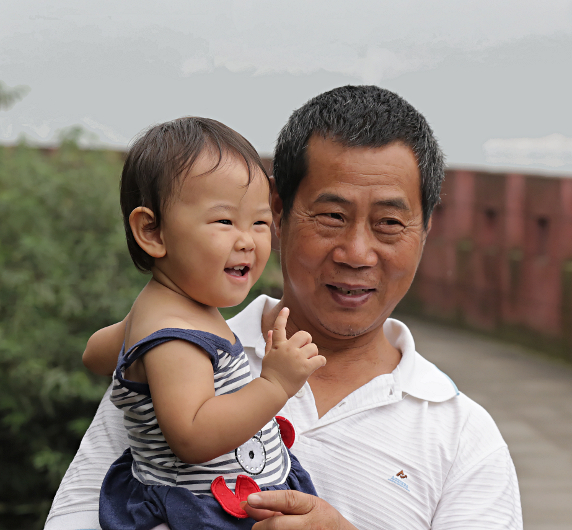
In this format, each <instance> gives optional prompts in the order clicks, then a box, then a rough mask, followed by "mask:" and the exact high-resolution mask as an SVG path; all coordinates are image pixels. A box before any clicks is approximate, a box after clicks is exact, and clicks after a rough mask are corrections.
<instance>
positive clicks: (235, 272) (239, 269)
mask: <svg viewBox="0 0 572 530" xmlns="http://www.w3.org/2000/svg"><path fill="white" fill-rule="evenodd" d="M249 270H250V267H249V266H248V265H236V266H235V267H227V268H226V269H224V272H226V273H227V274H229V275H230V276H237V277H238V276H244V275H245V274H247V273H248V271H249Z"/></svg>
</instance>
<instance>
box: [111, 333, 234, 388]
mask: <svg viewBox="0 0 572 530" xmlns="http://www.w3.org/2000/svg"><path fill="white" fill-rule="evenodd" d="M234 337H235V343H234V344H232V343H231V342H230V341H228V340H226V339H224V338H222V337H219V336H218V335H214V334H213V333H209V332H207V331H200V330H196V329H182V328H164V329H160V330H159V331H156V332H155V333H152V334H151V335H149V336H147V337H145V338H144V339H141V340H140V341H139V342H138V343H136V344H134V345H133V346H132V347H131V348H129V350H128V351H127V352H125V344H123V348H122V349H121V352H120V354H119V359H118V360H117V368H116V370H115V377H116V379H117V380H118V381H119V382H120V383H121V384H122V385H123V386H125V387H127V388H129V389H131V390H134V391H136V392H141V393H143V394H147V395H149V385H147V384H146V383H137V382H135V381H129V380H127V379H124V378H123V373H125V370H127V368H129V367H130V366H131V365H132V364H133V363H134V362H135V361H136V360H137V359H140V358H141V357H143V355H145V354H146V353H147V352H148V351H149V350H152V349H153V348H155V347H156V346H159V345H161V344H164V343H165V342H169V341H172V340H184V341H187V342H190V343H191V344H195V345H197V346H199V347H200V348H202V349H203V350H204V351H205V353H206V354H207V355H208V356H209V358H210V360H211V363H212V365H213V370H214V371H215V372H216V371H217V370H218V362H219V353H218V350H222V351H225V352H227V353H228V354H230V355H231V356H233V357H236V356H237V355H240V354H241V353H242V344H241V343H240V340H239V339H238V337H237V336H236V335H234Z"/></svg>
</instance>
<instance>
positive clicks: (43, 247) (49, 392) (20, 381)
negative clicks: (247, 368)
mask: <svg viewBox="0 0 572 530" xmlns="http://www.w3.org/2000/svg"><path fill="white" fill-rule="evenodd" d="M79 135H80V132H79V131H78V130H72V131H71V132H69V133H68V134H67V136H66V137H64V138H63V140H62V143H61V146H60V147H59V148H58V149H56V150H53V151H51V152H50V151H41V150H38V149H35V148H33V147H30V146H28V145H26V144H25V143H21V144H20V145H18V146H16V147H11V148H8V147H4V148H0V220H1V221H0V422H1V429H0V442H1V448H2V452H1V453H0V462H1V464H0V465H1V467H2V470H3V472H2V474H0V499H2V501H0V529H1V530H8V529H9V530H13V529H16V528H17V529H21V530H23V529H29V530H33V529H38V528H42V526H43V522H44V520H45V517H46V515H47V512H48V510H49V507H50V505H51V500H52V498H53V495H54V494H55V491H56V489H57V487H58V485H59V482H60V480H61V477H62V476H63V474H64V473H65V471H66V469H67V467H68V465H69V463H70V462H71V459H72V458H73V456H74V454H75V452H76V450H77V448H78V447H79V442H80V440H81V437H82V436H83V434H84V432H85V430H86V429H87V427H88V425H89V423H90V422H91V419H92V418H93V415H94V413H95V410H96V408H97V405H98V403H99V401H100V399H101V396H102V395H103V393H104V391H105V389H106V387H107V385H108V383H109V381H108V380H107V379H106V378H98V377H96V376H92V375H90V374H89V373H88V372H87V370H85V368H84V367H83V365H82V363H81V354H82V352H83V350H84V347H85V343H86V341H87V339H88V337H89V336H90V335H91V334H92V333H93V332H94V331H96V330H97V329H99V328H101V327H104V326H107V325H109V324H111V323H113V322H117V321H119V320H121V319H122V318H123V317H124V316H125V314H126V313H127V312H128V311H129V308H130V306H131V303H132V302H133V300H134V299H135V297H136V296H137V294H138V293H139V291H140V290H141V288H142V287H143V286H144V284H145V283H146V282H147V281H148V279H149V277H148V276H145V275H143V274H141V273H139V272H138V271H137V270H136V269H135V267H134V266H133V264H132V262H131V259H130V257H129V254H128V252H127V248H126V244H125V237H124V233H123V227H122V222H121V215H120V209H119V197H118V195H119V194H118V182H119V174H120V172H121V167H122V162H123V155H122V154H121V153H116V152H109V151H107V152H106V151H85V150H81V149H79V148H78V145H77V141H78V139H79ZM280 287H281V276H280V273H279V270H278V262H277V259H276V257H275V256H274V257H273V259H272V262H271V265H270V268H269V269H267V271H265V276H264V277H263V278H261V280H260V281H259V282H258V284H257V285H256V286H255V288H254V289H253V290H252V292H251V295H250V296H249V300H251V299H253V298H254V297H255V296H257V295H258V294H261V293H268V294H272V295H275V296H276V295H278V296H280ZM243 305H245V304H243ZM241 307H242V306H241ZM238 309H239V308H232V309H227V310H225V311H224V315H225V317H227V318H228V317H230V316H232V315H233V314H235V313H236V311H237V310H238Z"/></svg>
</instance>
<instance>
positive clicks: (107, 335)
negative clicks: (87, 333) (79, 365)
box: [81, 315, 129, 375]
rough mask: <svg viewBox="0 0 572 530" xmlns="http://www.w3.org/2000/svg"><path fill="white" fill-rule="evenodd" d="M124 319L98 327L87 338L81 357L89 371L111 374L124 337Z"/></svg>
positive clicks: (98, 373)
mask: <svg viewBox="0 0 572 530" xmlns="http://www.w3.org/2000/svg"><path fill="white" fill-rule="evenodd" d="M127 316H129V315H127ZM126 320H127V317H125V318H124V319H123V320H122V321H121V322H117V324H112V325H111V326H107V327H106V328H103V329H100V330H99V331H96V332H95V333H94V334H93V335H92V336H91V337H90V338H89V340H88V341H87V345H86V347H85V351H84V352H83V356H82V358H81V359H82V361H83V364H84V365H85V367H86V368H87V369H88V370H89V371H90V372H93V373H94V374H97V375H111V374H113V370H115V367H116V366H117V358H118V357H119V352H120V351H121V347H122V346H123V340H124V338H125V321H126Z"/></svg>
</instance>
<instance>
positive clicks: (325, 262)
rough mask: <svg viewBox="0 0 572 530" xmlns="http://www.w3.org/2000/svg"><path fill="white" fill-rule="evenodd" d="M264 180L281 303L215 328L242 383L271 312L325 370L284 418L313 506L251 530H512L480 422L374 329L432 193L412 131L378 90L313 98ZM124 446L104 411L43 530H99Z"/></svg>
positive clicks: (404, 269)
mask: <svg viewBox="0 0 572 530" xmlns="http://www.w3.org/2000/svg"><path fill="white" fill-rule="evenodd" d="M274 176H275V185H274V187H273V190H272V198H271V202H272V210H273V215H274V223H275V226H276V229H277V235H278V237H279V238H280V248H281V261H282V270H283V274H284V296H283V298H282V300H280V301H276V300H272V299H270V298H267V297H261V298H259V299H257V300H256V301H254V302H253V303H252V304H251V305H250V306H249V307H248V308H246V309H245V310H244V311H243V312H242V313H241V314H239V315H237V316H236V317H235V318H233V319H231V320H230V321H229V324H230V326H231V328H232V329H233V330H234V331H235V332H236V333H237V335H238V336H239V338H240V340H241V342H242V344H243V345H244V347H245V351H246V352H247V354H248V356H249V360H250V362H251V366H252V371H253V375H255V376H256V375H258V373H259V371H260V362H261V357H262V356H263V354H264V339H263V336H264V335H265V334H266V332H267V331H268V329H269V328H270V326H271V325H272V323H273V322H274V319H275V317H276V315H277V313H278V311H279V310H280V309H281V308H282V307H289V308H290V318H289V322H288V332H289V334H292V333H294V332H295V331H297V330H299V329H303V330H306V331H308V332H309V333H310V334H311V335H312V338H313V341H314V342H315V343H316V344H317V345H318V347H319V350H320V353H321V354H322V355H324V356H326V358H327V361H328V362H327V364H326V366H325V367H324V368H322V369H320V370H318V371H317V372H315V373H314V374H313V375H312V376H311V378H310V379H309V380H308V382H307V383H306V385H305V386H304V387H303V389H302V390H301V391H300V392H299V393H298V394H297V396H296V397H294V398H292V399H291V400H290V401H289V402H288V404H287V405H286V407H285V408H284V411H283V415H285V416H287V417H288V418H289V419H290V420H291V421H292V423H293V424H294V427H295V429H296V434H297V440H296V443H295V445H294V446H293V452H294V454H296V456H298V458H299V460H300V461H301V463H302V465H303V466H304V467H305V468H306V469H307V470H308V471H309V472H310V474H311V475H312V478H313V480H314V483H315V485H316V489H317V491H318V493H319V495H320V498H316V497H311V496H307V495H304V494H302V493H299V492H264V493H261V494H258V495H254V496H250V497H249V505H250V506H247V507H246V509H247V510H248V511H250V513H251V514H252V515H255V516H256V517H258V518H260V517H261V516H263V515H264V514H268V512H261V511H259V510H260V509H264V510H271V511H277V512H282V513H283V514H285V515H282V516H277V517H271V518H268V519H266V520H264V521H261V522H259V523H257V525H255V527H254V528H255V529H257V530H264V529H298V528H299V529H302V528H329V529H330V528H339V529H349V528H358V529H360V530H365V529H373V528H380V529H384V530H392V529H395V530H396V529H408V530H411V529H429V528H432V529H433V530H445V529H457V530H461V529H463V530H465V529H469V528H481V529H488V530H490V529H497V528H498V529H500V528H503V529H508V528H510V529H520V528H522V517H521V509H520V500H519V494H518V485H517V481H516V474H515V471H514V466H513V464H512V460H511V458H510V455H509V453H508V449H507V447H506V444H505V443H504V441H503V440H502V437H501V435H500V433H499V432H498V429H497V428H496V426H495V425H494V422H493V420H492V419H491V418H490V416H489V415H488V414H487V413H486V412H485V411H484V410H483V409H482V408H481V407H479V406H478V405H477V404H476V403H474V402H473V401H471V400H470V399H469V398H467V397H466V396H464V395H463V394H460V393H459V392H458V390H457V388H456V387H455V385H454V384H453V383H452V382H451V381H450V379H449V378H448V377H447V376H445V375H444V374H443V373H442V372H440V371H439V370H438V369H437V368H436V367H435V366H433V365H432V364H430V363H428V362H427V361H425V360H424V359H423V358H422V357H421V356H420V355H419V354H417V353H416V352H415V344H414V342H413V338H412V336H411V334H410V333H409V331H408V329H407V328H406V327H405V326H404V325H403V324H401V323H400V322H397V321H395V320H392V319H388V317H389V315H390V314H391V312H392V311H393V309H394V308H395V306H396V305H397V303H398V302H399V301H400V300H401V298H402V297H403V296H404V295H405V293H406V292H407V290H408V288H409V286H410V285H411V282H412V280H413V277H414V275H415V271H416V269H417V266H418V264H419V260H420V259H421V254H422V250H423V245H424V243H425V239H426V237H427V233H428V231H429V228H430V217H431V212H432V210H433V208H434V206H435V204H436V203H437V201H438V197H439V190H440V185H441V181H442V178H443V158H442V154H441V151H440V149H439V147H438V145H437V142H436V140H435V139H434V137H433V134H432V131H431V129H430V128H429V126H428V124H427V122H426V121H425V119H424V118H423V116H421V115H420V114H419V113H418V112H417V111H416V110H415V109H413V108H412V107H411V106H410V105H409V104H408V103H407V102H405V101H404V100H403V99H401V98H399V97H398V96H396V95H395V94H392V93H391V92H388V91H385V90H383V89H380V88H377V87H343V88H339V89H335V90H332V91H330V92H327V93H325V94H322V95H320V96H318V97H316V98H314V99H313V100H311V101H309V102H308V103H307V104H306V105H304V106H303V107H302V108H301V109H299V110H298V111H296V112H294V114H293V115H292V116H291V118H290V120H289V121H288V123H287V124H286V126H285V127H284V129H283V130H282V132H281V134H280V136H279V139H278V144H277V147H276V154H275V160H274ZM123 436H124V434H123V428H122V426H121V417H120V414H118V413H117V412H116V411H115V410H113V408H112V407H111V406H110V405H108V404H107V403H106V398H105V397H104V402H103V403H102V405H101V407H100V410H99V411H98V414H97V415H96V418H95V420H94V423H93V424H92V427H90V430H89V431H88V433H87V434H86V437H85V438H84V441H83V442H82V447H81V448H80V451H79V452H78V455H77V456H76V459H75V460H74V462H73V463H72V465H71V466H70V470H68V473H67V474H66V477H65V478H64V481H63V482H62V486H61V487H60V490H59V491H58V494H57V495H56V498H55V500H54V506H53V507H52V512H51V514H50V518H49V520H48V522H47V525H46V529H48V530H52V529H55V528H58V529H59V530H67V529H73V530H79V529H80V528H84V529H85V528H96V527H97V526H96V522H97V511H96V510H97V491H98V487H99V484H100V482H101V479H102V478H103V474H104V473H105V470H106V469H107V467H108V465H109V464H110V463H111V461H113V460H114V459H115V458H116V457H117V456H118V455H119V454H121V452H122V451H123V448H124V447H125V446H126V443H125V440H124V438H122V437H123ZM98 466H99V468H101V469H98ZM90 474H91V475H90ZM77 488H82V489H81V490H80V491H77Z"/></svg>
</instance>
